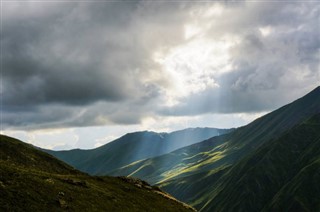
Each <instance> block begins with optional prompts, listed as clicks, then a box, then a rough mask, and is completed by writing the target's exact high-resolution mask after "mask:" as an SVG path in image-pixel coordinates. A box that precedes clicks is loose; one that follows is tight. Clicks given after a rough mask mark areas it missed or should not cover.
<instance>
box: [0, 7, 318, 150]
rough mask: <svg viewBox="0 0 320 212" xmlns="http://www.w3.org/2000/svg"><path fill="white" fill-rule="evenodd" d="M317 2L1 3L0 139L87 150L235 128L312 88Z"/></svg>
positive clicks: (315, 73)
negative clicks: (192, 130) (149, 134)
mask: <svg viewBox="0 0 320 212" xmlns="http://www.w3.org/2000/svg"><path fill="white" fill-rule="evenodd" d="M319 16H320V3H319V2H317V1H282V2H277V1H201V2H196V1H174V2H172V1H170V2H169V1H92V2H89V1H88V2H86V1H81V2H77V1H66V2H64V1H57V2H55V1H47V2H46V1H2V2H1V131H2V133H5V134H8V135H11V136H14V137H17V138H20V139H23V140H24V141H27V142H30V143H33V144H35V145H37V146H41V147H45V148H54V149H69V148H93V147H96V146H99V145H101V144H104V143H106V142H108V141H111V140H112V139H114V138H116V137H118V136H120V135H123V134H125V133H127V132H131V131H137V130H155V131H173V130H177V129H183V128H187V127H197V126H199V127H204V126H208V127H218V128H229V127H237V126H241V125H244V124H247V123H248V122H250V121H252V120H253V119H255V118H257V117H259V116H261V115H263V114H265V113H266V112H269V111H272V110H274V109H276V108H278V107H280V106H283V105H284V104H287V103H289V102H291V101H293V100H295V99H297V98H299V97H301V96H303V95H305V94H306V93H308V92H309V91H311V90H312V89H313V88H315V87H316V86H318V85H319V84H320V73H319V72H320V70H319V61H320V50H319V47H320V40H319V39H320V17H319Z"/></svg>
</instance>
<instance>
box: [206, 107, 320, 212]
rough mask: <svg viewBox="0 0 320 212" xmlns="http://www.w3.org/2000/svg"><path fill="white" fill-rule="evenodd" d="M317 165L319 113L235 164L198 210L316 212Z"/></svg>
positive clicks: (319, 167) (319, 171)
mask: <svg viewBox="0 0 320 212" xmlns="http://www.w3.org/2000/svg"><path fill="white" fill-rule="evenodd" d="M319 161H320V113H319V114H317V115H315V116H313V117H312V118H311V119H309V120H307V121H305V122H303V123H302V124H299V125H297V126H296V127H294V128H292V129H291V130H288V131H287V132H286V133H284V134H283V135H282V136H281V137H279V138H277V139H275V140H272V141H270V142H268V143H266V144H264V145H263V146H261V147H260V148H259V149H257V150H256V151H255V152H253V153H252V154H250V155H249V156H247V157H245V158H244V159H242V160H241V161H240V162H239V163H237V164H235V165H234V166H233V167H232V169H231V170H230V171H229V172H227V173H226V174H225V175H224V176H223V177H222V178H221V179H220V180H219V182H218V186H216V187H217V188H216V189H215V191H213V192H212V193H211V195H210V198H211V200H210V201H209V202H208V203H207V204H206V206H205V207H204V208H203V210H204V211H248V210H249V211H261V210H262V209H265V210H266V211H320V199H319V196H320V186H319V183H318V182H319V181H320V163H319ZM311 191H312V192H311ZM230 202H232V204H230Z"/></svg>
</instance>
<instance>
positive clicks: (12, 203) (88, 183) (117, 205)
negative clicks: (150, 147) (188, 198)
mask: <svg viewBox="0 0 320 212" xmlns="http://www.w3.org/2000/svg"><path fill="white" fill-rule="evenodd" d="M0 194H1V195H0V211H193V209H192V208H190V207H189V206H187V205H185V204H183V203H181V202H178V201H177V200H175V199H174V198H173V197H171V196H169V195H168V194H166V193H164V192H162V191H161V190H160V189H158V188H156V187H151V186H150V185H148V184H147V183H146V182H144V181H141V180H138V179H134V178H125V177H122V178H114V177H91V176H88V175H87V174H84V173H81V172H79V171H77V170H74V169H73V168H71V167H70V166H69V165H66V164H64V163H63V162H61V161H59V160H57V159H55V158H54V157H52V156H51V155H49V154H46V153H44V152H41V151H39V150H38V149H36V148H34V147H33V146H31V145H29V144H25V143H23V142H21V141H18V140H16V139H13V138H10V137H7V136H4V135H0Z"/></svg>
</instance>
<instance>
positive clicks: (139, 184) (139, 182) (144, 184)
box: [118, 176, 152, 189]
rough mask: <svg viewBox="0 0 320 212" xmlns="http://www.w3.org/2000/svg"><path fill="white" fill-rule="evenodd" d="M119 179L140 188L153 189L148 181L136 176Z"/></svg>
mask: <svg viewBox="0 0 320 212" xmlns="http://www.w3.org/2000/svg"><path fill="white" fill-rule="evenodd" d="M118 178H119V179H121V180H122V181H124V182H127V183H130V184H133V185H135V186H136V187H138V188H146V189H152V187H151V186H150V185H149V183H147V182H146V181H144V180H140V179H138V178H134V177H124V176H121V177H118Z"/></svg>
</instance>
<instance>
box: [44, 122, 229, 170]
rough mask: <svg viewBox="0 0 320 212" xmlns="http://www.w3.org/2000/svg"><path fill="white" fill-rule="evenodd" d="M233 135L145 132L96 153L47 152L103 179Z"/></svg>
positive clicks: (216, 131) (193, 131)
mask: <svg viewBox="0 0 320 212" xmlns="http://www.w3.org/2000/svg"><path fill="white" fill-rule="evenodd" d="M231 131H232V129H231V130H228V129H215V128H189V129H185V130H180V131H175V132H172V133H155V132H150V131H143V132H135V133H128V134H126V135H124V136H122V137H121V138H119V139H116V140H114V141H113V142H110V143H108V144H106V145H104V146H101V147H99V148H96V149H92V150H79V149H77V150H70V151H49V150H44V151H46V152H48V153H49V154H52V155H53V156H55V157H57V158H59V159H60V160H62V161H64V162H66V163H68V164H70V165H72V166H73V167H75V168H77V169H79V170H81V171H84V172H87V173H90V174H95V175H103V174H109V173H110V172H111V171H112V170H114V169H117V168H120V167H122V166H125V165H128V164H130V163H132V162H134V161H137V160H141V159H145V158H150V157H155V156H158V155H162V154H165V153H169V152H171V151H173V150H176V149H178V148H181V147H184V146H188V145H190V144H194V143H197V142H200V141H202V140H205V139H208V138H211V137H213V136H216V135H222V134H225V133H229V132H231Z"/></svg>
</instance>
